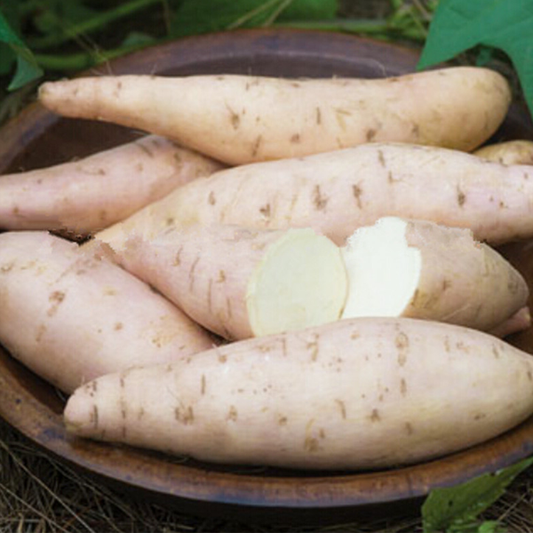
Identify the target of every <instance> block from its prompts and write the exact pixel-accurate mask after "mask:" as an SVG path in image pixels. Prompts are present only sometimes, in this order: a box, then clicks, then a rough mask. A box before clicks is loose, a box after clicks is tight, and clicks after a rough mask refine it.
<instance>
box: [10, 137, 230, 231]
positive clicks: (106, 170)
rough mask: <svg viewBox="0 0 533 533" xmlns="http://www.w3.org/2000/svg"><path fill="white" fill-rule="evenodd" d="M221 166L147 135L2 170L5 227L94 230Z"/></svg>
mask: <svg viewBox="0 0 533 533" xmlns="http://www.w3.org/2000/svg"><path fill="white" fill-rule="evenodd" d="M221 168H222V164H221V163H218V162H216V161H214V160H212V159H210V158H208V157H205V156H202V155H200V154H198V153H195V152H193V151H192V150H189V149H186V148H181V147H179V146H177V145H176V144H175V143H173V142H171V141H169V140H167V139H164V138H162V137H158V136H156V135H148V136H146V137H143V138H140V139H138V140H136V141H133V142H131V143H127V144H124V145H121V146H118V147H116V148H112V149H110V150H105V151H103V152H99V153H97V154H94V155H92V156H89V157H86V158H84V159H81V160H78V161H72V162H67V163H63V164H60V165H56V166H53V167H48V168H42V169H37V170H32V171H27V172H20V173H15V174H9V175H7V174H6V175H3V176H0V228H2V229H7V230H67V231H69V232H72V233H80V234H88V233H92V232H95V231H98V230H101V229H103V228H105V227H107V226H109V225H111V224H114V223H117V222H119V221H121V220H122V219H124V218H126V217H128V216H129V215H131V214H133V213H134V212H135V211H137V210H139V209H141V208H142V207H144V206H145V205H147V204H149V203H151V202H153V201H155V200H158V199H160V198H162V197H163V196H165V195H166V194H168V193H169V192H170V191H172V190H173V189H175V188H176V187H178V186H179V185H183V184H184V183H187V182H189V181H191V180H193V179H195V178H197V177H199V176H207V175H209V174H211V173H212V172H215V171H217V170H220V169H221Z"/></svg>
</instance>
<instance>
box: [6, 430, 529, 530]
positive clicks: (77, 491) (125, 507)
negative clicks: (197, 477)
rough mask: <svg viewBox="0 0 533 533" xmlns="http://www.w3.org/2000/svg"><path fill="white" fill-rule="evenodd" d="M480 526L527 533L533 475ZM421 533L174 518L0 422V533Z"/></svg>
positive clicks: (416, 521)
mask: <svg viewBox="0 0 533 533" xmlns="http://www.w3.org/2000/svg"><path fill="white" fill-rule="evenodd" d="M484 518H485V519H487V520H488V519H490V520H494V519H497V520H500V521H501V522H502V524H504V525H505V526H506V527H507V531H508V533H529V532H531V533H533V471H526V472H525V473H524V474H522V475H521V476H520V477H519V478H518V479H517V480H515V482H514V483H513V484H512V485H511V487H510V489H509V490H508V491H507V492H506V494H505V495H504V496H503V497H502V498H501V499H500V500H499V501H498V502H497V503H496V504H494V505H493V506H492V507H491V508H490V509H489V511H488V512H487V513H486V514H485V516H484ZM234 531H235V532H244V533H246V532H250V533H252V532H253V533H267V532H268V533H305V532H308V531H309V532H310V531H314V532H315V531H316V532H323V533H337V532H346V533H421V531H422V526H421V519H420V517H419V516H412V515H411V516H404V517H402V518H390V517H387V516H386V509H384V516H383V518H382V519H381V520H379V521H376V520H374V521H372V522H357V523H350V524H346V523H343V524H336V525H330V526H321V527H303V526H301V527H297V526H285V527H282V526H279V525H276V526H274V525H273V526H266V525H257V524H247V523H244V522H237V521H228V520H222V519H214V518H208V517H201V516H192V515H188V514H186V513H180V512H178V511H176V510H174V509H167V508H164V507H161V506H158V505H156V504H154V503H150V502H146V501H139V500H137V499H135V500H133V499H131V498H129V497H128V496H126V495H124V494H121V493H119V492H116V491H115V490H112V489H110V488H109V487H106V486H103V485H101V484H99V483H96V482H94V481H93V480H92V479H89V478H87V477H85V476H84V475H80V474H79V473H78V472H77V471H75V470H73V469H71V468H69V467H68V466H66V465H65V464H63V463H61V462H58V461H57V460H55V459H54V458H52V457H50V456H49V455H48V454H46V453H45V452H43V451H41V450H40V449H37V448H36V447H35V446H34V445H33V444H32V443H30V442H28V441H27V439H26V438H24V437H23V436H21V435H19V434H18V433H17V432H16V431H15V430H13V429H11V428H10V427H9V426H8V425H6V424H5V423H4V422H1V421H0V533H8V532H9V533H11V532H16V533H18V532H21V533H22V532H24V533H48V532H50V533H67V532H68V533H78V532H79V533H82V532H83V533H93V532H94V533H114V532H116V533H189V532H198V533H200V532H234Z"/></svg>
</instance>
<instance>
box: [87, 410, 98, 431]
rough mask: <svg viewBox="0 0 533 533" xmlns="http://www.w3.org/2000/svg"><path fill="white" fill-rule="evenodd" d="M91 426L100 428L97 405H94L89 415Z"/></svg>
mask: <svg viewBox="0 0 533 533" xmlns="http://www.w3.org/2000/svg"><path fill="white" fill-rule="evenodd" d="M89 424H91V425H92V426H93V428H94V429H97V428H98V406H97V405H96V404H94V405H93V408H92V409H91V412H90V414H89Z"/></svg>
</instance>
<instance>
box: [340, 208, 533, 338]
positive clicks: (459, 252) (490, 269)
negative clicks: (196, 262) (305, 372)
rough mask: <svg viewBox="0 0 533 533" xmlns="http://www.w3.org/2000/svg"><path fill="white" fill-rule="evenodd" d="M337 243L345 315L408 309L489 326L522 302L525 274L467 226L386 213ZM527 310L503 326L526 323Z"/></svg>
mask: <svg viewBox="0 0 533 533" xmlns="http://www.w3.org/2000/svg"><path fill="white" fill-rule="evenodd" d="M342 250H343V257H344V260H345V262H346V265H347V269H346V270H347V272H348V280H349V286H350V289H349V294H348V298H347V300H346V306H345V308H344V311H343V317H345V318H347V317H356V316H406V317H412V318H424V319H427V320H439V321H441V322H450V323H453V324H460V325H463V326H468V327H471V328H476V329H481V330H484V331H491V330H495V328H497V327H498V326H500V325H501V324H503V323H504V322H506V321H507V320H508V319H510V318H511V317H512V316H513V315H515V313H517V312H518V311H519V310H520V309H522V308H524V307H525V306H526V304H527V299H528V296H529V289H528V286H527V283H526V281H525V279H524V278H523V277H522V275H521V274H520V273H519V272H518V271H517V270H516V269H515V268H514V267H513V266H512V265H511V264H510V263H509V262H508V261H507V260H506V259H505V258H504V257H503V256H502V255H500V254H499V253H498V252H497V251H495V250H494V249H492V248H491V247H489V246H488V245H486V244H483V243H480V242H477V241H475V240H474V239H473V238H472V232H471V231H470V230H468V229H462V228H449V227H447V226H442V225H438V224H435V223H434V222H427V221H423V220H408V219H402V218H397V217H385V218H381V219H379V220H378V221H377V223H376V224H374V225H372V226H365V227H362V228H359V229H358V230H356V231H355V233H354V234H353V235H352V236H351V237H350V238H349V239H348V243H347V245H346V246H345V247H343V249H342ZM526 316H529V315H524V312H521V313H520V314H519V315H518V316H517V317H515V319H513V321H512V322H511V323H510V324H509V323H507V326H506V328H505V330H506V332H507V333H506V334H509V332H511V330H510V327H509V326H510V325H512V324H515V327H520V328H522V329H524V328H527V327H529V321H528V320H524V318H526ZM516 318H520V321H518V320H516ZM496 331H498V330H496Z"/></svg>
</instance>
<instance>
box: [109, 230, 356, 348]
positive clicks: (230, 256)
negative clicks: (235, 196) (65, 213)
mask: <svg viewBox="0 0 533 533" xmlns="http://www.w3.org/2000/svg"><path fill="white" fill-rule="evenodd" d="M119 261H120V262H121V264H122V265H123V266H124V267H125V268H126V269H127V270H129V271H130V272H132V273H134V274H135V275H136V276H137V277H139V278H141V279H143V280H144V281H146V282H147V283H148V284H150V285H151V286H152V287H154V288H155V289H157V290H158V291H159V292H160V293H161V294H163V295H164V296H165V297H167V298H168V299H169V300H171V301H172V302H174V303H175V304H176V305H177V306H178V307H180V308H181V309H182V310H184V311H185V312H186V313H187V314H188V315H189V316H191V317H192V318H193V319H194V320H195V321H196V322H198V323H199V324H201V325H203V326H205V327H206V328H207V329H209V330H211V331H213V332H215V333H217V334H219V335H220V336H222V337H225V338H226V339H244V338H248V337H254V336H261V335H267V334H270V333H280V332H282V331H287V330H293V329H301V328H304V327H308V326H315V325H318V324H322V323H325V322H331V321H333V320H338V319H339V318H340V316H341V313H342V309H343V307H344V304H345V300H346V294H347V278H346V269H345V267H344V261H343V259H342V256H341V252H340V250H339V248H338V247H337V246H336V245H335V244H334V243H333V242H332V241H330V240H329V239H328V238H327V237H324V236H321V235H318V234H316V233H315V232H314V231H313V230H311V229H305V228H301V229H289V230H248V229H246V228H241V227H235V226H208V227H206V226H200V225H195V226H193V227H190V228H187V229H184V230H181V231H172V230H170V231H163V232H162V233H160V234H159V235H157V237H156V238H155V239H152V240H143V239H142V238H140V237H138V238H135V237H133V238H131V239H129V240H128V243H127V247H126V251H125V253H124V254H120V255H119Z"/></svg>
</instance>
